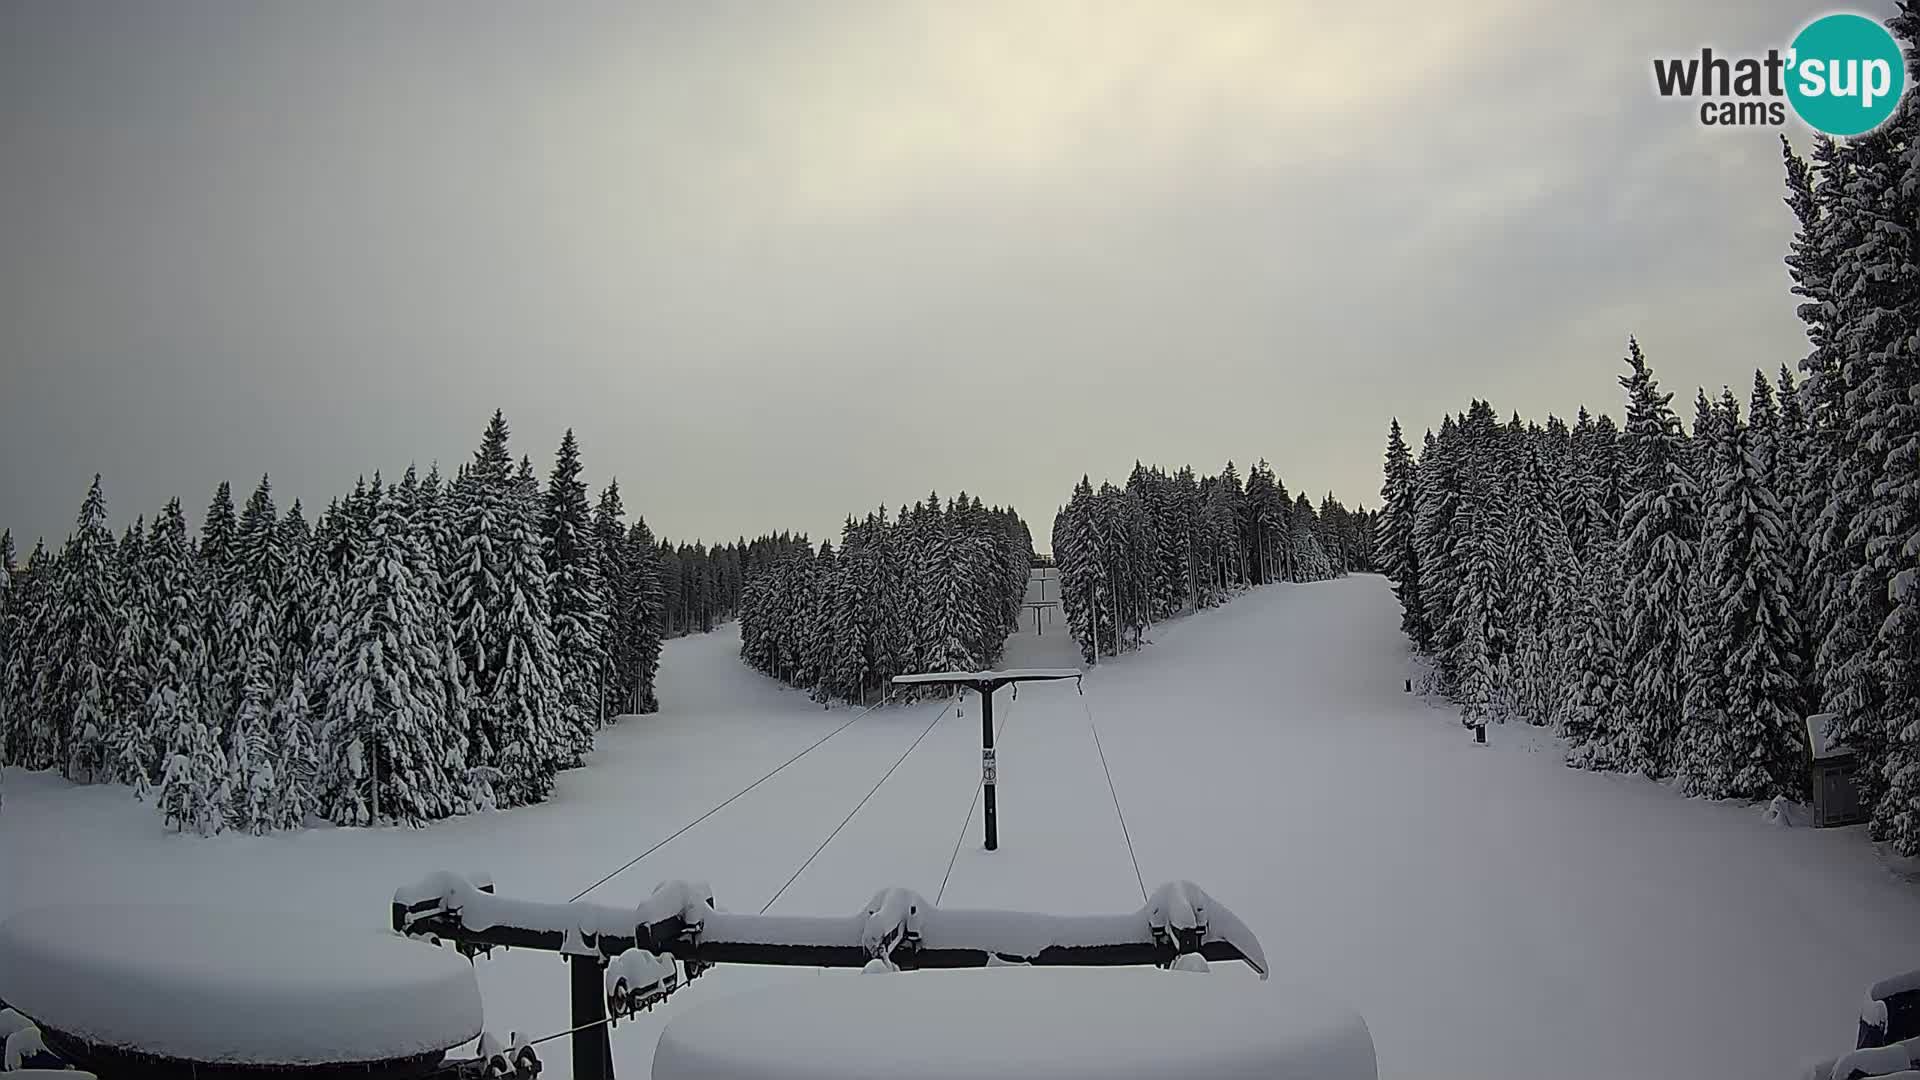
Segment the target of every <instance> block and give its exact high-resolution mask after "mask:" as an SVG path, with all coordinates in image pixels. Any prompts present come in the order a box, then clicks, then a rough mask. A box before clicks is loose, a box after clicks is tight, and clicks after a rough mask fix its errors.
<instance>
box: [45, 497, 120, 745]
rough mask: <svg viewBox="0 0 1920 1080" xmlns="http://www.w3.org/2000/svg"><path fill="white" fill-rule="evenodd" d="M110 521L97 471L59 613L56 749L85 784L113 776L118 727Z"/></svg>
mask: <svg viewBox="0 0 1920 1080" xmlns="http://www.w3.org/2000/svg"><path fill="white" fill-rule="evenodd" d="M106 521H107V503H106V499H105V497H104V496H103V495H102V494H101V492H100V477H99V476H98V475H97V474H96V475H95V476H94V478H93V486H92V487H90V488H89V489H88V490H87V497H86V501H85V502H84V503H82V505H81V507H80V516H79V519H78V521H77V522H76V523H75V526H74V531H73V533H72V535H70V536H69V537H68V538H67V545H66V549H65V550H64V551H63V552H62V553H61V556H60V574H59V587H58V598H57V602H56V608H55V614H54V626H55V628H56V633H57V638H56V641H57V646H56V647H57V648H58V650H59V653H58V656H59V660H60V665H61V666H60V673H59V677H58V684H57V686H58V688H57V690H56V695H57V696H56V697H55V698H54V702H55V707H56V709H57V710H58V713H57V717H58V719H57V724H56V727H55V729H54V749H55V752H56V755H57V759H58V760H59V761H60V762H61V763H62V769H63V771H64V772H65V774H66V776H67V778H68V779H69V780H74V781H77V782H81V783H93V782H96V781H99V780H104V779H106V778H107V777H108V774H109V770H108V767H107V766H108V762H107V739H108V735H109V733H110V732H111V731H112V730H113V724H114V721H113V714H112V708H113V666H114V653H115V641H116V639H117V638H118V637H119V627H118V621H119V599H120V598H119V597H118V596H116V595H114V583H115V574H114V569H113V568H114V559H115V555H114V542H113V534H112V533H110V532H108V531H107V525H106Z"/></svg>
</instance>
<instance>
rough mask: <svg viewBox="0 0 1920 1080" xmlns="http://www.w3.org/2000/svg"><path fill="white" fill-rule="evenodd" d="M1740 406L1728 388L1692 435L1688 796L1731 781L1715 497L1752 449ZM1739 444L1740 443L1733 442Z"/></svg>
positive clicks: (1684, 745) (1684, 764)
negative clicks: (1695, 473)
mask: <svg viewBox="0 0 1920 1080" xmlns="http://www.w3.org/2000/svg"><path fill="white" fill-rule="evenodd" d="M1741 426H1742V425H1741V422H1740V417H1739V414H1738V405H1737V404H1736V403H1735V402H1734V400H1733V395H1732V392H1731V391H1728V392H1727V393H1726V394H1725V395H1724V397H1723V408H1722V409H1720V410H1717V411H1716V412H1715V413H1714V414H1713V415H1712V416H1711V417H1710V418H1709V419H1708V420H1707V421H1706V422H1705V423H1702V424H1700V425H1698V426H1697V427H1696V429H1695V431H1694V436H1693V437H1694V445H1695V451H1696V457H1695V460H1696V463H1697V466H1698V467H1699V468H1700V469H1701V470H1702V473H1701V476H1702V484H1701V487H1702V506H1701V521H1702V528H1701V532H1700V539H1699V546H1698V548H1697V549H1696V552H1695V559H1694V563H1693V569H1692V572H1691V573H1690V574H1689V575H1688V577H1687V585H1686V600H1685V603H1686V622H1685V634H1686V638H1685V642H1684V647H1683V649H1682V650H1681V659H1680V671H1679V673H1678V674H1679V680H1680V686H1681V688H1682V689H1681V695H1680V727H1679V729H1678V730H1677V731H1676V734H1675V747H1674V752H1673V760H1672V765H1673V772H1674V775H1675V777H1676V779H1677V780H1678V781H1679V782H1680V786H1681V788H1682V789H1683V790H1685V791H1686V792H1687V793H1688V794H1692V795H1704V796H1707V797H1708V798H1722V797H1724V796H1725V795H1726V794H1727V792H1728V790H1729V788H1730V785H1731V783H1732V773H1731V763H1732V758H1733V755H1732V753H1731V748H1730V746H1729V743H1728V723H1729V715H1728V700H1729V693H1730V691H1729V687H1728V681H1727V680H1728V660H1729V650H1730V648H1731V642H1729V641H1728V640H1727V639H1726V638H1725V637H1724V636H1722V634H1721V633H1720V607H1721V605H1722V604H1723V603H1724V602H1725V598H1724V597H1723V594H1722V593H1721V591H1720V590H1721V586H1722V584H1723V583H1722V582H1721V580H1720V579H1719V566H1720V564H1721V563H1722V562H1723V561H1724V556H1725V552H1726V549H1727V548H1728V546H1729V545H1730V544H1731V543H1732V537H1731V536H1730V535H1729V534H1728V532H1727V531H1726V530H1725V529H1724V528H1722V527H1721V525H1722V523H1723V522H1724V521H1725V520H1727V513H1726V509H1725V508H1723V507H1722V506H1721V505H1720V499H1721V498H1722V497H1723V496H1724V495H1727V494H1730V493H1732V492H1733V489H1732V488H1729V487H1726V486H1725V485H1723V484H1722V482H1721V481H1722V480H1723V479H1724V478H1725V477H1726V476H1728V475H1730V474H1731V473H1732V472H1733V471H1734V470H1735V467H1736V466H1735V463H1734V462H1733V455H1734V454H1735V453H1744V452H1746V449H1747V448H1750V447H1751V446H1752V442H1751V439H1750V438H1742V435H1743V432H1742V430H1741ZM1736 440H1738V441H1736Z"/></svg>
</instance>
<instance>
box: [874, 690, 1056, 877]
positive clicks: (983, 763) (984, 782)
mask: <svg viewBox="0 0 1920 1080" xmlns="http://www.w3.org/2000/svg"><path fill="white" fill-rule="evenodd" d="M1080 676H1081V671H1080V669H1079V668H1016V669H1014V670H1012V671H932V672H927V673H925V674H921V675H895V676H894V677H893V681H894V684H895V685H896V686H898V685H917V686H926V685H935V686H959V687H963V688H966V689H969V690H973V691H974V692H976V693H978V694H979V695H980V784H981V787H982V788H983V789H984V790H985V795H986V800H985V803H986V824H987V850H988V851H994V850H996V849H998V848H999V847H1000V825H999V819H998V817H997V814H996V811H995V808H994V801H993V798H994V796H993V789H994V779H995V773H996V771H997V770H996V764H995V761H994V751H993V692H994V691H996V690H998V689H1000V688H1001V687H1003V686H1005V685H1007V684H1008V683H1022V682H1052V681H1056V680H1060V679H1072V680H1073V681H1074V683H1075V684H1076V686H1077V685H1078V683H1079V681H1080Z"/></svg>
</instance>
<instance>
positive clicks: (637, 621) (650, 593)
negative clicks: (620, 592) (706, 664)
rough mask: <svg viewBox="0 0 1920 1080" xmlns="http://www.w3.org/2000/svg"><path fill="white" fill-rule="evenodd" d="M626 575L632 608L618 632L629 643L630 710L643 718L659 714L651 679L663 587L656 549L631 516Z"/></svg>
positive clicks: (656, 663) (641, 522)
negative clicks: (632, 702) (632, 704)
mask: <svg viewBox="0 0 1920 1080" xmlns="http://www.w3.org/2000/svg"><path fill="white" fill-rule="evenodd" d="M626 552H627V572H628V573H629V574H630V575H631V578H632V586H631V587H632V596H633V604H632V607H630V608H628V609H627V611H626V616H625V621H624V623H623V625H622V630H621V633H622V634H623V636H624V637H625V638H626V639H627V640H628V641H630V642H631V643H632V649H633V652H632V661H631V662H632V664H633V670H632V673H631V675H630V676H629V681H630V683H631V684H632V685H633V686H634V687H635V691H634V692H635V694H636V696H637V697H638V700H639V704H638V706H637V707H636V708H635V710H634V711H636V712H638V713H640V714H642V715H646V714H650V713H656V712H659V711H660V698H659V695H658V693H657V692H656V690H655V687H654V676H655V675H656V674H657V673H658V672H659V670H660V642H661V640H662V639H663V638H664V637H665V625H664V620H665V618H666V596H665V592H666V587H665V583H664V580H663V576H662V573H661V566H660V549H659V548H658V547H657V546H655V544H654V542H653V532H652V531H651V530H649V529H648V528H647V522H646V519H645V518H643V517H639V516H637V515H636V516H635V518H634V521H633V525H632V526H631V527H630V528H629V529H628V530H627V545H626Z"/></svg>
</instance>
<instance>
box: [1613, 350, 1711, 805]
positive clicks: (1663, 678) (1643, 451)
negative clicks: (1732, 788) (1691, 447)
mask: <svg viewBox="0 0 1920 1080" xmlns="http://www.w3.org/2000/svg"><path fill="white" fill-rule="evenodd" d="M1627 350H1628V352H1627V360H1626V362H1627V364H1628V366H1629V367H1630V368H1631V371H1630V372H1629V373H1628V374H1627V375H1624V376H1621V379H1620V383H1621V385H1622V386H1623V387H1625V388H1626V390H1627V392H1628V395H1629V401H1628V415H1627V431H1626V437H1627V446H1628V452H1629V454H1630V462H1631V464H1630V476H1631V488H1632V491H1633V494H1632V496H1631V500H1630V501H1629V502H1628V504H1627V507H1626V509H1625V511H1624V512H1623V514H1622V517H1621V535H1622V544H1623V547H1622V552H1621V558H1622V563H1623V567H1624V569H1625V571H1626V574H1627V577H1626V581H1625V587H1624V589H1623V590H1622V607H1623V609H1624V615H1625V625H1624V626H1623V627H1622V643H1623V647H1622V649H1621V669H1622V671H1623V672H1625V673H1626V675H1627V678H1628V682H1629V688H1628V702H1629V705H1628V712H1627V716H1628V717H1629V728H1628V730H1627V731H1625V732H1624V734H1625V735H1626V736H1627V738H1628V742H1629V745H1628V747H1627V748H1626V761H1627V765H1628V767H1629V768H1633V769H1637V770H1639V771H1641V772H1644V773H1646V774H1647V775H1648V776H1654V777H1664V776H1668V775H1670V774H1671V772H1672V768H1673V754H1674V745H1675V740H1676V735H1677V732H1678V729H1679V725H1680V719H1681V695H1682V692H1683V690H1684V685H1683V682H1682V671H1683V670H1684V668H1683V662H1684V657H1685V648H1686V641H1687V627H1686V614H1687V613H1686V586H1687V577H1688V575H1689V574H1691V573H1692V572H1693V565H1694V557H1695V553H1694V548H1695V545H1696V544H1697V542H1698V539H1699V528H1700V524H1699V523H1700V497H1699V488H1698V487H1697V485H1696V483H1695V481H1694V477H1693V475H1692V473H1691V472H1689V471H1688V450H1687V447H1686V443H1685V436H1683V435H1682V434H1681V432H1680V426H1679V421H1678V419H1677V418H1675V416H1674V415H1673V410H1672V408H1671V406H1670V402H1671V401H1672V399H1673V395H1671V394H1662V393H1660V389H1659V383H1658V382H1657V381H1656V380H1655V379H1654V376H1653V369H1652V368H1651V367H1649V366H1648V365H1647V363H1646V360H1645V357H1644V356H1642V354H1641V352H1640V345H1639V343H1638V342H1636V341H1634V340H1633V339H1631V338H1629V339H1628V342H1627Z"/></svg>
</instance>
